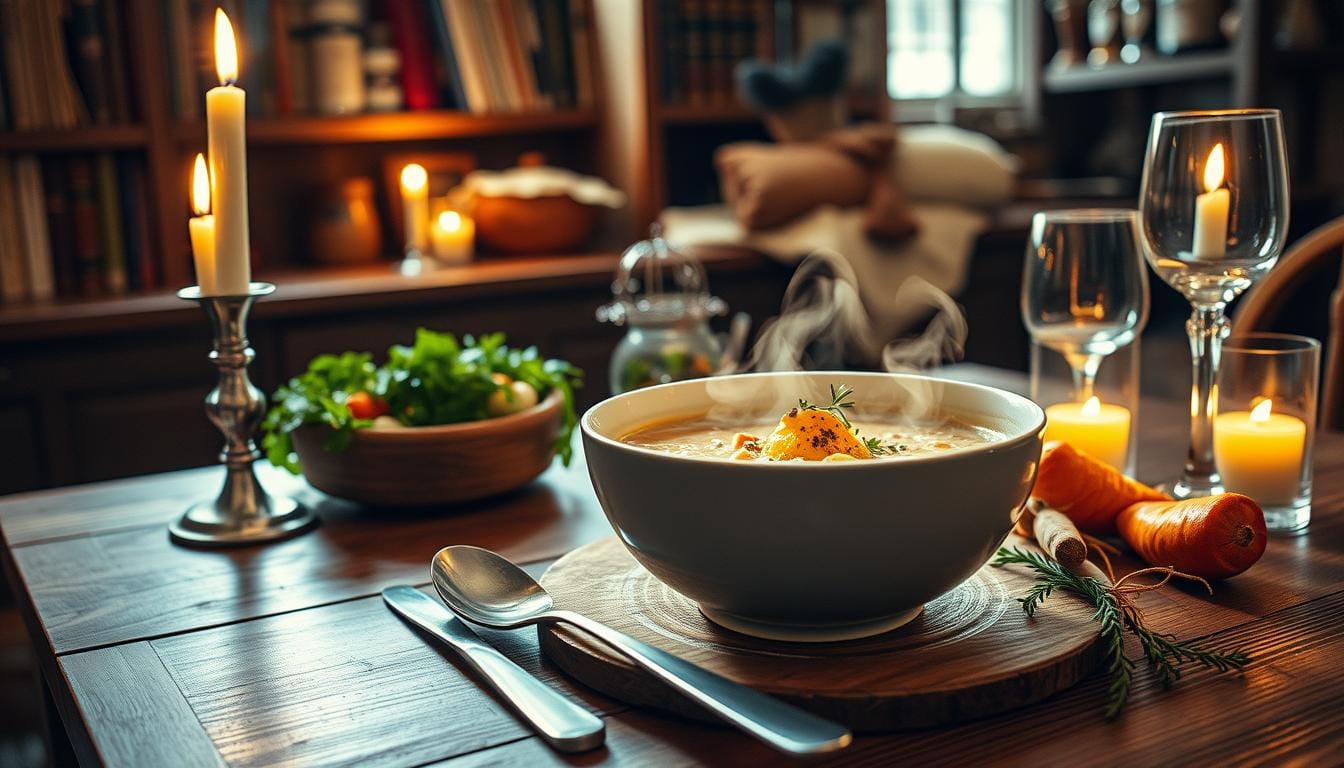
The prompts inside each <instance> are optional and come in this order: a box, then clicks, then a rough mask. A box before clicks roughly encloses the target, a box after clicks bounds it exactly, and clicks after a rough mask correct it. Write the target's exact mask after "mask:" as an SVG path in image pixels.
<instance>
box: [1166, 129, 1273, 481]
mask: <svg viewBox="0 0 1344 768" xmlns="http://www.w3.org/2000/svg"><path fill="white" fill-rule="evenodd" d="M1139 224H1140V231H1141V232H1142V236H1143V243H1144V246H1145V255H1146V256H1147V257H1148V261H1149V263H1150V264H1152V267H1153V270H1154V271H1155V272H1157V274H1158V275H1159V276H1160V277H1161V278H1162V279H1163V280H1165V281H1167V283H1168V284H1169V285H1171V287H1173V288H1175V289H1176V290H1177V291H1180V293H1181V295H1183V296H1185V298H1186V300H1188V301H1189V302H1190V304H1191V306H1192V307H1193V311H1192V313H1191V315H1190V321H1189V322H1188V323H1186V326H1185V327H1186V331H1187V332H1188V333H1189V334H1190V351H1191V356H1192V359H1193V374H1194V382H1193V385H1192V387H1191V393H1190V452H1189V454H1188V456H1187V458H1186V462H1185V470H1184V471H1183V472H1182V473H1181V476H1180V478H1179V479H1178V480H1176V481H1174V482H1173V483H1172V484H1170V485H1169V486H1168V488H1167V490H1169V491H1170V492H1171V493H1172V495H1174V496H1176V497H1178V498H1185V497H1187V496H1205V495H1208V494H1212V493H1218V492H1220V491H1221V490H1222V489H1221V487H1220V481H1219V478H1218V472H1217V470H1216V469H1215V467H1214V463H1213V417H1214V415H1215V414H1214V412H1213V411H1214V408H1215V405H1214V403H1215V400H1214V398H1212V397H1211V392H1212V389H1213V382H1214V378H1215V377H1216V376H1217V373H1218V355H1219V350H1220V348H1221V344H1222V340H1223V337H1225V336H1226V335H1227V330H1228V323H1227V318H1226V316H1225V315H1224V310H1225V309H1226V307H1227V303H1228V302H1229V301H1231V300H1232V299H1234V298H1236V297H1237V295H1238V294H1240V293H1241V292H1242V291H1244V290H1246V289H1247V288H1249V287H1250V286H1251V285H1252V284H1253V283H1254V282H1255V281H1256V280H1258V279H1260V278H1261V277H1263V276H1264V275H1265V273H1266V272H1268V271H1269V270H1270V268H1272V267H1273V266H1274V264H1275V262H1277V261H1278V259H1279V254H1281V253H1282V252H1283V244H1284V239H1285V237H1286V236H1287V233H1288V165H1287V161H1286V160H1285V152H1284V146H1283V121H1282V118H1281V116H1280V114H1279V111H1278V110H1277V109H1236V110H1218V111H1199V112H1159V113H1157V114H1156V115H1154V116H1153V125H1152V130H1151V132H1150V133H1149V136H1148V151H1147V155H1146V157H1145V158H1144V163H1143V182H1142V184H1141V186H1140V192H1139Z"/></svg>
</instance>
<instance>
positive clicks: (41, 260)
mask: <svg viewBox="0 0 1344 768" xmlns="http://www.w3.org/2000/svg"><path fill="white" fill-rule="evenodd" d="M14 167H15V176H16V178H17V180H18V192H19V206H18V209H19V221H20V226H19V228H20V229H21V230H22V232H23V254H24V257H25V266H26V268H27V269H26V272H27V273H28V296H29V297H30V298H33V299H39V300H43V299H50V298H51V297H52V296H54V295H55V294H56V280H55V277H54V276H53V275H52V264H51V241H50V240H49V239H48V237H47V220H46V219H47V217H46V199H45V195H44V194H43V192H42V170H41V169H40V168H39V167H38V163H37V156H36V155H23V156H21V157H19V158H18V159H16V160H15V161H14Z"/></svg>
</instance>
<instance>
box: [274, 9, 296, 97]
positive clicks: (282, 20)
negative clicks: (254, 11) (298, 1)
mask: <svg viewBox="0 0 1344 768" xmlns="http://www.w3.org/2000/svg"><path fill="white" fill-rule="evenodd" d="M269 22H270V27H271V71H272V74H273V75H274V78H273V80H274V81H275V113H276V114H277V115H290V114H293V113H294V81H293V80H291V79H290V74H289V68H290V66H292V65H291V63H290V56H291V55H292V54H291V51H290V42H289V3H286V2H284V0H274V2H272V3H271V8H270V19H269Z"/></svg>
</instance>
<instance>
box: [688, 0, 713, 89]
mask: <svg viewBox="0 0 1344 768" xmlns="http://www.w3.org/2000/svg"><path fill="white" fill-rule="evenodd" d="M681 8H682V28H683V34H684V35H685V39H686V59H685V61H686V69H685V79H686V102H687V103H689V104H692V105H698V104H703V103H704V102H706V101H707V100H708V98H707V97H708V94H709V87H708V83H709V67H708V65H707V62H706V47H705V0H682V6H681Z"/></svg>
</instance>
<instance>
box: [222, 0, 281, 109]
mask: <svg viewBox="0 0 1344 768" xmlns="http://www.w3.org/2000/svg"><path fill="white" fill-rule="evenodd" d="M269 5H270V0H245V2H244V4H243V7H242V11H243V18H242V19H241V20H238V19H235V20H234V23H235V24H237V23H238V21H241V22H242V25H241V27H242V30H241V31H242V39H241V40H240V41H239V45H240V46H242V49H243V55H244V56H245V57H246V61H244V62H243V67H244V69H243V72H245V73H246V74H247V90H248V98H247V114H249V115H266V114H275V111H276V110H275V85H274V81H275V78H274V77H273V75H274V72H273V71H272V70H271V12H270V9H269V8H268V6H269ZM213 26H214V24H213V20H212V21H211V28H212V29H213Z"/></svg>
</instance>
